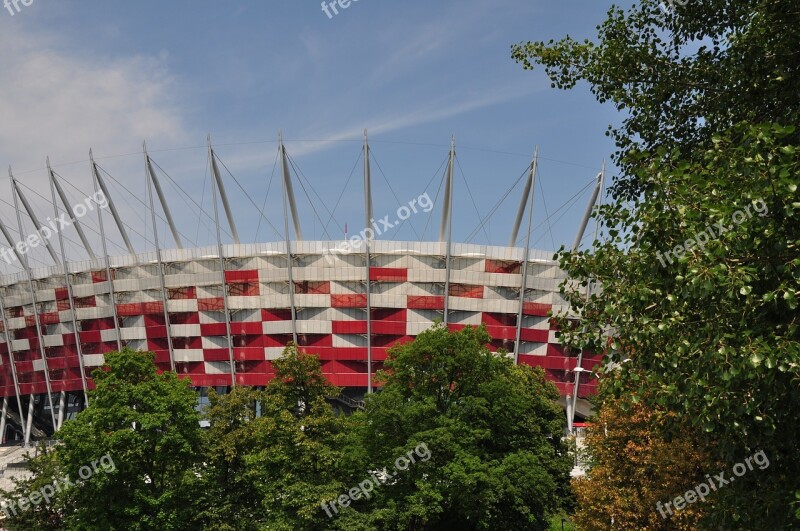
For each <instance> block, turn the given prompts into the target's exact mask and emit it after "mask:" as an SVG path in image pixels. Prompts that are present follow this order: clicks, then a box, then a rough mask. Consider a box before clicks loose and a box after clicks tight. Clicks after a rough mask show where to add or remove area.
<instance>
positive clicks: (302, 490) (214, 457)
mask: <svg viewBox="0 0 800 531" xmlns="http://www.w3.org/2000/svg"><path fill="white" fill-rule="evenodd" d="M273 365H274V367H275V369H276V375H275V378H274V379H273V380H271V381H270V383H269V385H267V387H266V388H265V389H264V390H263V391H259V390H254V389H249V388H242V387H238V388H236V389H235V390H234V391H233V392H232V393H230V394H228V395H223V396H219V395H215V394H212V395H211V397H210V398H211V407H210V408H209V410H208V412H207V418H208V420H209V422H210V428H209V430H208V431H207V433H206V436H205V437H204V446H205V459H204V461H205V463H206V465H205V467H204V471H203V474H202V480H201V485H202V487H201V488H200V489H199V491H200V493H201V496H203V498H204V499H205V501H204V502H203V503H201V506H203V507H204V511H203V513H202V514H201V515H200V516H201V519H202V522H203V526H204V528H206V529H215V530H216V529H221V530H226V529H230V530H232V529H237V530H249V529H253V530H255V529H264V530H287V531H288V530H309V531H311V530H315V529H333V528H335V527H334V525H335V524H334V523H333V522H332V521H331V520H330V519H329V518H328V516H327V514H326V512H325V511H324V510H323V508H322V504H323V503H324V502H327V501H329V500H332V499H335V498H336V497H337V496H339V495H340V494H341V493H342V492H345V491H346V490H347V489H348V488H349V487H350V484H351V483H352V482H353V481H354V479H352V478H353V477H354V474H356V473H358V472H360V471H361V470H364V465H363V464H362V463H361V462H360V459H361V456H362V455H363V451H362V450H361V449H360V446H359V444H358V441H357V440H356V439H354V435H355V434H356V430H355V429H354V426H355V423H356V422H357V419H358V418H360V417H357V416H356V417H347V416H345V415H343V414H340V413H339V412H337V411H334V410H333V409H332V408H331V406H330V404H328V402H327V401H326V397H330V396H336V395H338V394H339V392H340V391H339V389H338V388H335V387H333V386H331V385H330V384H329V383H328V382H327V380H326V379H325V377H324V376H323V374H322V369H321V366H320V363H319V360H318V358H317V357H316V356H314V355H311V354H305V353H300V352H298V350H297V348H296V347H295V346H294V345H289V346H288V347H287V348H286V349H285V350H284V352H283V355H282V356H281V358H280V359H278V360H275V361H274V362H273Z"/></svg>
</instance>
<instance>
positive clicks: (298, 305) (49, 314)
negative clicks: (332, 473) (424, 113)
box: [0, 139, 602, 444]
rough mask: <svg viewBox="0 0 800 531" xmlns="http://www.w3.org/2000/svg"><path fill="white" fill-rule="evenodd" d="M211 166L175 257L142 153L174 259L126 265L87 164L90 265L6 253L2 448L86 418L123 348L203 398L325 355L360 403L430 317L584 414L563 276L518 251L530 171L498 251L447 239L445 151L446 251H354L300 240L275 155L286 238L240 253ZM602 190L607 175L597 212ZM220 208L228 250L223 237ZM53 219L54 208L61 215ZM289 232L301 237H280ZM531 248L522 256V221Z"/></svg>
mask: <svg viewBox="0 0 800 531" xmlns="http://www.w3.org/2000/svg"><path fill="white" fill-rule="evenodd" d="M208 153H209V167H210V169H211V172H212V175H213V179H211V182H212V189H213V192H214V207H215V208H214V219H215V222H216V228H217V245H215V246H211V247H206V248H183V247H182V245H181V240H180V237H179V235H178V232H177V230H176V229H175V224H174V222H173V219H172V215H171V213H170V211H169V206H168V203H167V200H166V198H165V196H164V194H163V192H162V190H161V186H160V184H159V182H158V178H157V176H156V174H155V172H154V171H153V169H152V165H151V161H150V158H149V156H148V155H147V152H146V149H145V168H146V171H147V174H148V175H147V177H148V181H147V182H148V188H149V193H148V199H149V201H150V212H151V214H152V220H153V227H155V226H156V209H155V208H153V207H154V202H155V200H156V199H157V200H158V201H159V203H160V206H161V210H162V212H163V218H162V219H164V221H165V222H166V224H167V225H169V227H170V228H171V229H172V232H173V235H174V239H175V245H174V246H171V245H170V246H171V247H175V248H171V249H163V248H161V244H160V243H159V242H158V232H157V231H153V236H154V239H155V240H156V250H155V251H152V252H147V253H137V252H135V250H134V249H133V246H132V245H131V244H130V240H129V238H128V236H127V233H126V228H125V224H124V223H123V222H122V221H121V219H120V215H119V212H118V211H117V209H116V207H115V204H114V198H113V197H112V196H111V195H109V193H108V188H107V187H106V184H105V182H104V181H103V177H102V175H101V174H100V172H99V171H98V169H97V165H96V164H95V162H94V161H93V160H92V162H91V169H92V173H93V180H94V184H95V190H96V192H99V193H102V194H104V195H105V198H104V199H105V200H106V201H107V207H108V208H107V209H104V210H107V214H106V215H105V216H106V217H111V219H112V220H113V224H109V223H108V220H106V225H107V226H106V227H105V228H104V226H103V217H104V215H103V214H101V215H100V216H99V226H100V230H101V232H102V233H103V235H102V237H103V246H102V251H100V250H97V249H92V248H91V247H90V246H89V244H88V242H87V240H86V238H85V237H84V236H83V231H82V230H81V220H80V219H78V218H77V216H76V217H73V219H72V221H73V223H74V224H75V228H76V230H77V232H78V234H79V236H81V240H82V241H83V243H84V245H85V246H86V250H87V252H88V253H89V256H90V259H89V260H86V261H82V262H67V261H66V260H64V253H63V241H61V242H59V238H61V237H62V236H61V234H60V233H59V235H58V236H57V237H56V236H53V237H52V238H50V239H49V240H48V239H44V241H43V246H46V247H47V250H48V251H49V252H50V254H51V256H52V258H53V261H54V263H55V265H53V266H51V267H45V268H32V267H30V265H29V264H28V261H27V258H26V256H25V255H24V253H21V252H17V251H16V250H17V249H19V247H16V248H15V252H16V254H17V258H18V259H19V261H20V264H21V265H22V266H23V269H24V270H23V271H22V272H20V273H17V274H14V275H9V276H6V277H4V278H2V281H0V283H1V284H2V285H0V312H1V313H2V322H1V323H0V326H2V331H1V332H2V333H0V361H1V364H0V397H2V400H3V402H2V416H1V417H0V433H2V436H3V439H4V441H5V440H17V439H22V440H24V442H25V444H27V443H28V441H29V440H30V439H31V438H40V437H45V436H49V435H51V434H52V433H53V432H54V431H56V430H57V429H58V428H59V427H60V426H61V424H62V422H63V421H64V419H65V418H69V417H70V416H71V415H73V414H75V412H76V411H79V410H80V409H82V408H83V407H85V405H86V401H87V399H86V391H87V390H89V389H91V388H92V386H93V384H92V379H91V372H92V371H93V370H94V369H95V368H97V367H99V366H101V365H102V364H103V362H104V354H105V353H107V352H110V351H114V350H118V349H120V348H122V347H129V348H131V349H134V350H143V351H144V350H147V351H152V352H154V353H155V356H156V363H157V364H158V367H159V369H161V370H165V371H166V370H174V371H175V372H176V373H178V374H179V375H180V376H181V377H185V378H188V379H190V380H191V382H192V385H193V386H195V387H197V388H198V389H199V390H200V391H201V393H202V391H203V390H204V389H207V388H210V387H214V388H223V390H224V389H226V388H230V387H232V386H235V385H246V386H263V385H265V384H266V383H267V382H268V381H269V380H270V379H271V378H272V376H273V374H274V373H273V369H272V366H271V361H272V360H274V359H276V358H278V357H279V356H280V355H281V353H282V351H283V349H284V347H285V346H286V345H287V344H288V343H289V342H294V343H296V344H297V345H298V346H299V348H300V349H301V350H302V351H305V352H309V353H314V354H316V355H318V356H319V358H320V360H321V363H322V370H323V372H324V373H325V375H326V376H327V377H328V378H329V379H330V381H331V382H332V383H333V384H335V385H337V386H342V387H344V388H345V390H346V394H347V395H348V396H350V397H359V396H363V394H364V393H367V392H369V391H371V390H372V389H373V388H374V385H373V378H374V373H375V372H376V371H377V370H380V369H381V367H382V362H383V361H384V360H385V359H386V355H387V351H388V349H389V348H390V347H392V346H393V345H397V344H400V343H403V342H406V341H410V340H412V339H413V338H414V337H415V336H416V335H417V334H419V333H420V332H422V331H423V330H426V329H427V328H429V327H430V326H432V325H433V323H434V322H436V321H437V320H439V321H443V323H444V324H445V325H446V326H447V327H449V328H450V329H452V330H457V329H460V328H463V327H465V326H477V325H481V324H483V325H485V326H486V329H487V331H488V332H489V335H490V336H491V338H492V340H491V348H492V349H493V350H500V349H504V350H505V351H507V352H509V353H510V355H513V356H514V358H515V360H516V361H517V362H518V363H522V364H528V365H532V366H540V367H543V368H544V369H545V370H546V372H547V374H548V376H549V378H550V379H551V380H552V381H554V382H555V384H556V386H558V388H559V390H560V392H561V394H562V396H563V400H564V403H565V404H566V405H567V408H568V417H570V419H571V418H572V415H573V414H574V412H572V411H571V410H570V404H573V403H579V402H584V401H583V400H581V398H585V397H587V396H588V395H590V394H591V393H593V391H594V388H595V386H596V380H592V381H587V380H585V379H584V381H579V379H580V375H581V369H577V370H575V369H576V367H582V368H583V369H584V370H587V371H588V370H590V369H591V368H592V367H593V366H594V365H596V364H597V363H598V362H599V358H598V357H587V356H582V355H580V354H578V355H575V354H568V353H565V351H564V349H563V348H562V347H561V345H559V343H558V341H557V339H556V336H555V333H556V331H555V329H554V326H553V323H552V322H551V319H550V318H549V317H548V315H549V312H551V311H552V312H553V313H560V312H563V311H567V310H568V308H567V307H566V306H565V301H564V300H563V299H562V298H561V296H560V295H559V284H560V283H561V282H562V280H563V279H564V274H563V272H562V271H561V270H560V269H559V267H558V264H557V263H556V262H554V261H553V260H552V253H546V252H544V251H537V250H533V249H529V247H526V246H523V247H515V246H513V244H514V242H516V241H518V236H519V230H520V226H521V222H522V221H523V220H524V218H525V213H526V212H527V213H528V220H530V212H531V209H532V204H533V189H534V187H533V186H532V185H533V182H534V178H535V169H536V168H535V166H536V159H535V158H534V161H533V163H532V164H531V171H530V174H529V175H528V180H527V182H526V185H525V191H524V193H523V196H522V198H521V202H520V207H519V212H518V216H517V218H516V221H515V224H514V227H513V228H512V231H511V232H512V235H511V238H510V242H511V245H509V246H507V247H493V246H483V245H473V244H461V243H457V242H452V241H451V238H450V234H451V218H452V208H453V207H452V197H453V194H452V187H453V163H454V157H455V149H454V147H453V148H451V151H450V156H449V163H448V167H447V169H446V172H445V174H444V179H445V182H444V196H443V197H444V202H443V205H442V222H441V227H440V238H439V240H440V241H437V242H402V241H387V240H377V239H373V238H372V236H374V233H372V232H373V231H369V230H365V231H362V232H361V237H363V239H358V238H357V237H354V238H353V239H352V240H350V241H348V242H346V243H345V244H344V245H343V243H342V242H341V241H306V240H303V238H302V230H301V228H300V220H299V219H298V215H297V209H296V207H295V199H294V196H293V190H292V178H291V174H290V172H289V166H288V164H287V159H286V150H285V148H284V146H283V144H282V142H281V143H279V157H280V164H281V169H282V172H281V173H282V181H283V200H284V205H285V208H284V222H285V229H286V231H285V234H286V238H285V239H284V241H278V242H271V243H256V244H245V243H240V242H239V241H238V240H239V238H238V234H237V231H236V225H235V220H234V216H233V211H232V209H231V208H230V205H229V203H228V200H227V197H226V194H225V188H224V184H223V181H222V178H221V176H220V173H219V169H218V166H217V157H216V154H215V153H214V150H213V148H212V147H211V145H210V142H209V148H208ZM364 155H365V156H364V169H363V173H364V197H365V201H364V203H365V223H366V226H367V227H373V228H375V224H374V216H373V212H372V200H371V192H370V163H369V160H370V156H369V145H368V143H367V142H366V139H365V144H364ZM48 168H49V165H48ZM49 176H50V186H51V192H52V205H58V204H59V198H60V204H61V205H63V208H66V209H68V210H69V209H70V208H71V207H70V205H68V204H67V201H66V198H65V196H64V194H63V191H62V190H61V186H60V184H59V182H58V178H57V177H56V174H55V173H54V172H53V171H52V170H50V172H49ZM11 181H12V190H13V193H14V203H15V205H16V215H17V221H18V222H19V226H20V234H22V223H21V221H20V216H21V215H23V214H25V215H27V216H28V217H29V218H30V219H31V220H32V222H33V224H34V226H35V227H36V228H37V230H39V232H40V233H41V232H42V231H41V228H42V227H43V226H42V224H41V223H40V222H39V221H38V220H37V219H36V216H35V213H34V212H33V210H32V209H31V208H30V205H29V204H28V202H27V200H26V198H25V196H24V193H23V191H22V190H21V188H20V187H19V183H17V182H16V180H15V179H14V177H13V175H11ZM601 182H602V175H601V176H599V178H598V186H597V187H596V188H595V192H594V195H593V197H592V200H591V201H590V205H589V206H590V207H591V206H592V204H593V203H594V202H595V200H596V198H597V193H598V190H599V189H600V187H601V186H602V185H601ZM154 192H155V193H154ZM218 195H219V198H220V201H219V202H221V203H222V207H223V208H222V209H221V210H222V212H224V214H225V215H226V217H227V226H228V228H229V229H230V233H231V234H232V235H233V240H234V241H233V243H223V242H222V239H221V238H220V231H219V229H220V213H221V212H220V210H219V209H218V207H217V205H218V201H217V196H218ZM57 196H59V197H57ZM18 200H19V201H18ZM20 203H21V205H20ZM59 208H62V207H58V206H55V207H54V212H55V213H56V217H58V215H59V213H60V212H61V210H59ZM587 213H588V210H587ZM54 219H55V218H54ZM587 219H588V216H584V218H583V220H582V222H581V224H580V228H579V234H578V237H577V238H576V245H577V242H579V241H580V239H581V237H582V235H583V232H584V231H585V228H586V221H587ZM290 225H291V227H292V229H293V233H294V238H290V237H289V235H290V233H291V232H292V231H291V230H290ZM0 228H1V229H2V231H3V233H4V235H5V237H6V239H7V240H8V243H9V245H10V246H12V248H13V247H14V245H15V243H16V242H14V241H12V239H11V236H10V234H9V232H8V230H7V228H6V227H5V226H2V223H1V222H0ZM112 231H113V233H114V234H113V235H114V236H115V237H116V236H120V237H121V240H122V241H124V242H125V244H126V245H127V248H128V249H129V251H130V252H129V254H126V255H120V256H110V255H109V253H108V251H107V247H106V245H105V242H106V237H107V234H106V232H108V233H112ZM524 235H525V233H524V232H523V236H524ZM527 235H528V239H527V245H529V241H530V222H528V228H527ZM50 240H54V241H52V242H51V241H50ZM59 250H60V251H61V252H59Z"/></svg>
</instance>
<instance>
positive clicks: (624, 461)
mask: <svg viewBox="0 0 800 531" xmlns="http://www.w3.org/2000/svg"><path fill="white" fill-rule="evenodd" d="M673 415H674V413H669V412H667V411H664V410H663V409H661V410H652V409H649V408H648V407H647V406H645V405H644V404H643V403H641V402H639V403H633V402H632V401H631V400H630V398H628V397H622V398H619V399H609V400H607V401H605V403H604V404H603V408H602V409H601V410H600V411H599V412H598V415H597V416H596V417H595V418H594V419H593V420H592V422H591V423H590V424H589V427H588V429H587V435H586V444H587V447H588V450H589V452H590V455H591V459H592V466H591V468H590V469H589V471H588V473H587V475H586V476H585V477H582V478H578V479H575V480H573V488H574V490H575V493H576V495H577V498H578V509H577V511H576V512H575V515H574V516H573V519H574V521H575V522H576V523H577V524H578V525H579V526H580V528H581V529H621V530H631V531H633V530H639V529H651V530H654V531H657V530H664V531H666V530H676V531H680V530H685V531H691V530H694V529H697V526H698V522H699V520H700V517H701V516H702V514H703V511H705V510H707V509H708V505H706V504H697V503H696V504H694V505H687V507H686V508H685V509H683V510H682V511H679V512H675V514H674V515H672V516H670V515H669V512H668V511H667V510H666V509H665V508H663V507H662V508H661V512H663V517H662V514H661V512H659V510H658V508H657V504H658V503H662V504H663V503H665V502H670V501H672V500H673V499H674V498H675V497H676V496H680V495H682V494H683V493H684V492H686V490H688V489H689V488H693V487H694V486H695V485H697V484H698V483H701V482H703V481H705V474H706V473H708V472H716V471H717V468H711V469H709V468H707V466H708V464H709V461H710V459H709V457H708V456H707V455H706V454H705V452H704V451H703V449H702V448H703V442H702V439H701V438H700V437H695V436H692V435H693V434H692V433H691V432H683V433H678V434H674V436H673V437H666V436H665V435H664V432H663V431H660V430H658V429H653V428H654V427H657V426H659V425H660V424H662V423H664V422H665V421H668V420H669V419H668V417H670V416H673ZM708 503H711V502H708Z"/></svg>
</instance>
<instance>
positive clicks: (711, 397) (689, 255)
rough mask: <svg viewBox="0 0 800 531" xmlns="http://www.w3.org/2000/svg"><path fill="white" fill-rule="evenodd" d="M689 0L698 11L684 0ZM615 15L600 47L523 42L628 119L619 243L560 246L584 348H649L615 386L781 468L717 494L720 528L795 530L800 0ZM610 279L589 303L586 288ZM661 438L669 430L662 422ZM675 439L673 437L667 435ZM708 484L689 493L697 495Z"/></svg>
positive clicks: (517, 51) (567, 335)
mask: <svg viewBox="0 0 800 531" xmlns="http://www.w3.org/2000/svg"><path fill="white" fill-rule="evenodd" d="M681 4H683V3H681ZM659 10H660V9H659V8H658V7H657V3H656V2H654V1H650V0H643V1H642V2H640V3H639V4H637V5H635V6H633V7H632V8H631V9H630V10H629V11H628V12H624V11H622V10H620V9H618V8H612V9H611V10H610V11H609V15H608V19H607V20H606V21H605V22H604V23H603V24H602V25H601V26H599V40H598V42H597V43H590V42H585V43H577V42H575V41H573V40H571V39H569V38H567V39H565V40H562V41H559V42H555V43H553V42H551V43H541V42H540V43H527V44H522V45H518V46H516V47H515V48H514V50H513V54H514V56H515V57H516V58H517V59H518V60H520V61H523V63H524V64H525V66H527V67H532V66H533V65H534V64H542V65H544V67H545V68H546V70H547V72H548V74H549V75H550V77H551V79H552V80H553V82H554V84H555V85H557V86H559V87H562V88H571V87H572V86H574V85H575V84H576V82H577V81H579V80H585V81H587V82H588V83H589V86H590V87H591V89H592V91H593V92H594V93H595V95H596V96H597V98H598V100H600V101H601V102H602V101H611V102H613V103H614V104H616V105H617V107H618V108H619V109H620V110H623V111H625V112H626V113H627V114H626V117H625V119H624V121H623V123H622V124H621V126H619V127H616V128H612V129H611V131H612V133H613V134H614V136H615V138H616V140H617V145H618V147H619V151H618V153H617V155H616V160H617V162H618V164H619V166H620V168H621V171H622V173H621V175H620V176H619V177H617V178H616V179H615V183H614V187H613V188H612V198H613V199H614V200H613V202H612V203H611V204H609V205H607V206H605V207H603V208H602V209H600V210H599V211H598V212H597V217H598V220H599V222H600V223H602V224H603V225H604V226H605V227H606V228H607V233H608V238H607V239H606V240H604V241H602V242H595V246H596V249H595V250H594V251H593V252H582V253H575V254H573V253H566V252H562V253H561V255H560V258H561V265H562V267H563V268H564V269H565V270H566V272H567V273H568V274H569V276H570V279H571V280H570V282H568V283H567V284H565V286H564V289H565V293H566V297H567V299H568V300H569V302H570V303H571V305H572V306H573V308H574V309H575V310H577V311H578V312H580V313H581V315H582V318H583V322H584V323H585V324H586V327H585V328H583V327H582V328H568V327H563V329H564V333H563V340H564V341H565V342H566V343H567V344H569V345H571V346H572V347H574V348H582V347H588V348H594V349H596V350H597V351H602V349H603V348H604V347H605V342H606V336H607V335H608V334H609V332H610V333H612V335H613V337H614V344H613V349H612V350H613V352H612V353H611V356H610V361H621V358H631V362H629V363H625V364H624V365H623V366H622V369H621V378H619V379H614V381H613V384H611V383H609V384H608V385H603V386H602V387H603V389H604V391H605V392H607V393H608V394H610V395H612V396H621V395H623V394H626V393H630V394H632V396H633V397H634V398H636V400H642V401H644V402H646V404H647V405H648V406H649V407H650V408H651V409H652V410H654V411H660V410H662V409H663V410H666V411H669V412H671V413H674V415H673V416H672V417H670V418H672V419H673V420H672V422H668V423H664V425H663V429H664V430H670V431H672V432H673V433H674V432H677V431H679V430H681V429H682V426H684V425H685V426H688V428H687V429H689V430H690V431H692V432H699V433H702V434H703V437H704V440H705V441H706V443H707V446H708V447H709V448H711V449H712V451H711V453H710V456H709V457H710V459H712V460H718V461H720V462H724V463H728V464H733V463H736V462H740V461H741V460H742V459H743V458H745V457H746V456H749V455H752V454H753V453H754V452H756V451H759V450H763V451H764V452H765V453H766V454H767V455H768V456H769V459H770V460H771V462H772V463H773V464H772V466H771V467H770V468H768V469H766V470H763V471H758V472H752V473H750V474H748V475H746V476H745V477H743V478H741V480H737V481H736V483H734V484H732V485H730V486H727V487H726V488H725V489H723V490H721V491H720V492H719V493H717V495H716V498H715V499H714V504H713V507H712V508H713V510H709V511H708V515H707V516H708V520H707V521H704V523H703V525H704V526H708V528H743V529H751V528H753V529H755V528H759V529H763V528H771V529H778V528H787V527H792V526H793V525H796V524H795V523H794V522H793V521H792V512H793V511H792V510H791V509H790V507H791V504H792V501H793V500H794V492H795V491H797V490H798V489H800V463H798V461H797V448H798V446H799V445H800V425H798V423H797V414H796V412H795V411H794V408H792V407H788V404H796V403H798V401H800V385H798V380H799V379H800V342H799V341H798V340H799V339H800V337H798V332H799V331H798V326H797V317H798V312H797V297H798V296H799V295H800V253H799V252H798V245H800V223H798V209H800V199H798V194H797V186H798V180H799V179H798V174H799V173H800V157H798V154H800V140H799V138H800V137H799V136H798V131H797V129H796V127H795V126H796V124H797V122H798V118H800V97H798V93H799V91H798V89H799V88H800V76H798V73H799V72H800V57H799V56H798V53H797V49H798V48H799V47H800V46H799V45H800V34H799V33H798V32H797V31H796V28H797V27H798V22H800V7H799V6H798V5H797V3H796V2H791V1H787V0H771V1H755V0H752V1H751V0H727V1H721V0H717V1H709V2H688V3H686V5H673V10H672V11H670V12H669V13H668V14H666V15H661V14H660V13H659ZM590 279H595V280H596V281H597V282H598V283H599V284H600V285H601V286H602V289H601V290H598V291H597V292H596V293H595V294H594V295H593V296H592V297H591V298H590V299H589V300H588V301H585V299H584V297H583V296H582V295H581V294H580V293H579V290H578V287H579V285H580V284H585V283H586V282H588V281H589V280H590ZM651 429H653V430H661V429H662V427H660V426H659V425H655V424H653V425H651ZM665 433H666V434H668V433H669V432H665ZM689 487H691V485H687V488H689Z"/></svg>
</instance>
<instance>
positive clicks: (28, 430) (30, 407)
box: [23, 394, 34, 448]
mask: <svg viewBox="0 0 800 531" xmlns="http://www.w3.org/2000/svg"><path fill="white" fill-rule="evenodd" d="M33 406H34V397H33V394H31V395H30V397H28V421H27V422H26V423H25V436H24V438H23V443H24V445H25V448H27V447H29V446H30V442H31V427H32V426H33Z"/></svg>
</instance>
